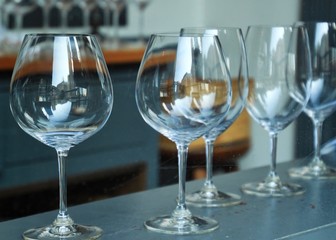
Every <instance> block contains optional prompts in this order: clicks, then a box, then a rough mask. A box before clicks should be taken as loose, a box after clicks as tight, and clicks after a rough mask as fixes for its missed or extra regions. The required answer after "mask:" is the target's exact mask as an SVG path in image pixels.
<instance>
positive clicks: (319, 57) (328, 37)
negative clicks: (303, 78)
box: [289, 22, 336, 179]
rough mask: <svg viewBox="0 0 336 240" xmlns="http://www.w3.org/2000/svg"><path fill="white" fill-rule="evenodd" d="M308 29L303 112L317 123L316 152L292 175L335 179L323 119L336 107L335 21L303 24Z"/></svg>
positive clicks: (315, 125)
mask: <svg viewBox="0 0 336 240" xmlns="http://www.w3.org/2000/svg"><path fill="white" fill-rule="evenodd" d="M302 24H303V25H304V26H305V27H306V29H307V32H308V36H309V43H310V51H311V63H312V72H313V78H312V89H311V94H310V98H309V101H308V103H307V105H306V107H305V109H304V112H305V113H306V114H307V115H308V117H310V119H311V120H312V123H313V125H314V155H313V157H312V159H310V163H309V164H308V165H307V166H303V167H296V168H291V169H289V175H290V176H292V177H298V178H306V179H311V178H315V179H330V178H336V170H335V169H333V168H331V167H329V166H327V165H326V164H325V163H324V160H323V158H322V156H321V137H322V126H323V121H324V120H325V119H326V118H327V117H329V116H330V115H331V114H332V113H333V112H335V110H336V39H335V34H336V23H332V22H307V23H302Z"/></svg>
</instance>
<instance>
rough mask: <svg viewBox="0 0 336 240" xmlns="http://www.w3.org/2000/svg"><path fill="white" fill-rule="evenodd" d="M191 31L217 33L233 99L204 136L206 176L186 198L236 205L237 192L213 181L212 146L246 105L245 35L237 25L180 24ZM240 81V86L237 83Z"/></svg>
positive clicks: (194, 202) (199, 202)
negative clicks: (224, 189) (219, 118)
mask: <svg viewBox="0 0 336 240" xmlns="http://www.w3.org/2000/svg"><path fill="white" fill-rule="evenodd" d="M193 33H198V34H210V35H216V36H218V38H219V41H220V44H221V47H222V50H223V53H224V57H225V61H226V63H227V67H228V70H229V72H230V75H231V84H232V100H231V106H230V109H229V111H228V114H227V115H226V117H225V118H223V120H222V121H221V122H219V123H218V125H217V126H215V127H214V128H212V129H210V130H209V131H208V132H206V133H205V134H204V136H203V139H204V141H205V146H206V179H205V182H204V184H203V187H202V188H201V189H200V190H198V191H196V192H193V193H191V194H187V195H186V201H187V203H188V204H192V205H194V206H198V207H219V206H230V205H237V204H240V203H241V197H240V196H239V195H237V194H233V193H229V192H221V191H218V189H217V187H216V186H215V184H214V183H213V179H212V177H213V149H214V142H215V140H216V138H217V137H218V136H219V135H220V134H222V133H223V132H224V131H225V130H227V129H228V128H229V127H230V126H231V125H232V123H233V122H234V121H235V120H236V119H237V117H238V116H239V115H240V113H241V112H242V110H243V108H244V106H245V100H246V97H247V90H248V76H247V62H246V51H245V42H244V37H243V34H242V31H241V29H240V28H183V29H182V30H181V34H182V35H188V34H193ZM239 85H241V86H240V87H238V86H239ZM239 90H240V91H239Z"/></svg>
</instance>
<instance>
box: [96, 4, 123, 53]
mask: <svg viewBox="0 0 336 240" xmlns="http://www.w3.org/2000/svg"><path fill="white" fill-rule="evenodd" d="M98 4H99V5H100V7H102V8H103V9H104V25H106V26H109V25H110V20H111V18H110V13H111V10H112V11H113V21H112V24H113V28H114V35H113V36H111V35H110V34H109V33H107V34H106V39H105V42H104V48H107V49H109V48H112V49H113V48H118V47H120V36H119V18H120V13H121V11H122V10H123V9H124V8H125V6H126V2H125V0H100V1H99V2H98Z"/></svg>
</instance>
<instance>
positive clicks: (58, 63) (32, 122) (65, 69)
mask: <svg viewBox="0 0 336 240" xmlns="http://www.w3.org/2000/svg"><path fill="white" fill-rule="evenodd" d="M112 103H113V90H112V83H111V79H110V75H109V72H108V69H107V67H106V63H105V60H104V57H103V55H102V52H101V50H100V47H99V45H98V42H97V40H96V38H95V37H94V36H91V35H65V34H60V35H52V34H50V35H48V34H29V35H26V36H25V38H24V40H23V43H22V47H21V49H20V52H19V55H18V57H17V60H16V64H15V67H14V70H13V75H12V79H11V84H10V108H11V111H12V114H13V116H14V118H15V120H16V121H17V123H18V124H19V126H20V127H21V128H22V129H23V130H24V131H25V132H26V133H28V134H29V135H31V136H32V137H34V138H36V139H37V140H39V141H41V142H42V143H44V144H46V145H48V146H50V147H53V148H55V149H56V151H57V155H58V166H59V187H60V192H59V193H60V203H59V212H58V215H57V218H56V220H55V221H54V222H53V223H52V224H51V225H48V226H46V227H40V228H36V229H30V230H27V231H26V232H24V233H23V237H24V239H96V238H98V237H99V236H100V235H101V234H102V230H101V229H100V228H98V227H95V226H83V225H78V224H76V223H74V221H73V220H72V219H71V218H70V216H69V214H68V210H67V189H66V168H65V164H66V161H67V156H68V152H69V150H70V148H72V147H74V146H75V145H77V144H79V143H80V142H82V141H84V140H86V139H87V138H89V137H91V136H92V135H94V134H95V133H97V132H98V131H99V130H100V129H101V128H102V127H103V126H104V124H105V122H106V121H107V119H108V117H109V115H110V113H111V110H112Z"/></svg>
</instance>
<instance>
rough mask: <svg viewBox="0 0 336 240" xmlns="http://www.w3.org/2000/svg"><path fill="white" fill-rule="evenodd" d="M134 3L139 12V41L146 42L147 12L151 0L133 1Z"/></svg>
mask: <svg viewBox="0 0 336 240" xmlns="http://www.w3.org/2000/svg"><path fill="white" fill-rule="evenodd" d="M131 1H132V2H134V3H135V4H136V5H137V7H138V10H139V20H138V23H139V41H140V42H141V43H144V42H145V34H144V28H145V10H146V8H147V7H148V5H149V3H150V2H151V0H131Z"/></svg>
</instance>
